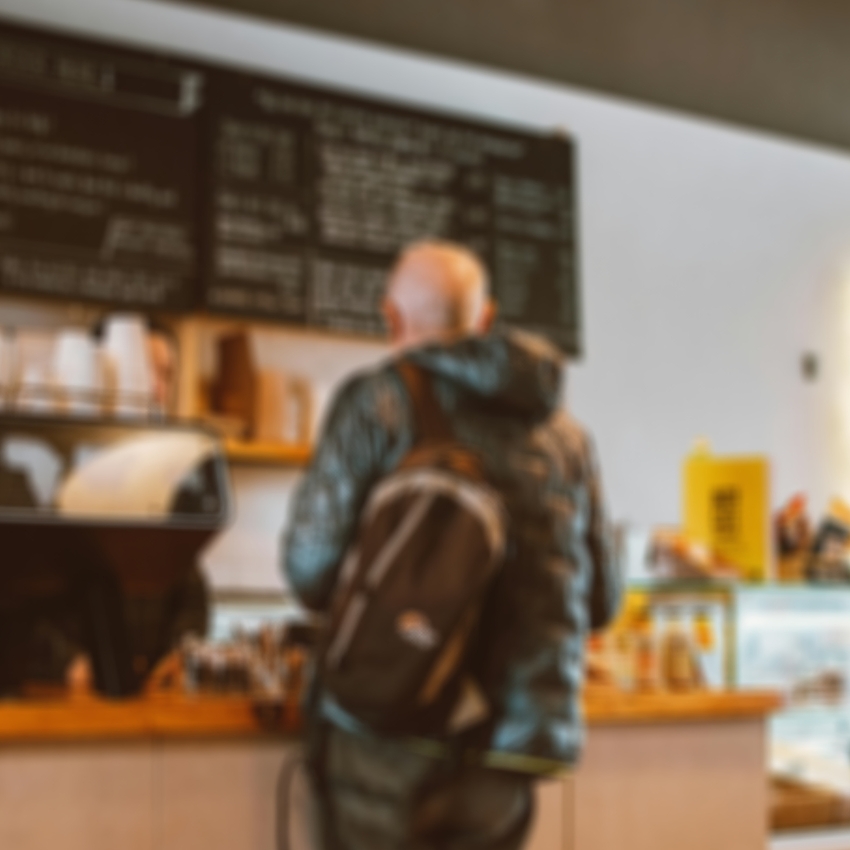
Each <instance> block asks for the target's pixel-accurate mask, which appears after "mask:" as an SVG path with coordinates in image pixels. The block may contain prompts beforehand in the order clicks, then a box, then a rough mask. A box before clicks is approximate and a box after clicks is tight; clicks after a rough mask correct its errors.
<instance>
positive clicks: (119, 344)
mask: <svg viewBox="0 0 850 850" xmlns="http://www.w3.org/2000/svg"><path fill="white" fill-rule="evenodd" d="M147 336H148V335H147V327H146V325H145V321H144V319H143V318H141V317H140V316H135V315H132V314H116V315H114V316H110V317H109V319H107V320H106V323H105V326H104V335H103V352H104V355H105V357H106V361H107V364H106V365H107V369H108V370H109V372H111V381H112V382H114V390H115V413H116V414H117V415H118V416H130V417H132V416H144V415H146V414H147V413H148V411H149V409H150V405H151V393H152V389H153V381H152V376H151V369H150V360H149V358H148V347H147V345H148V339H147Z"/></svg>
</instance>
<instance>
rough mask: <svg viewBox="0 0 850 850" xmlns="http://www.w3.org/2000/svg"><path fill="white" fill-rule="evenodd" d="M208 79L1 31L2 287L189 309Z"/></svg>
mask: <svg viewBox="0 0 850 850" xmlns="http://www.w3.org/2000/svg"><path fill="white" fill-rule="evenodd" d="M202 88H203V75H202V74H201V73H199V72H198V71H195V70H192V69H189V68H181V67H179V66H177V65H175V64H173V63H170V62H169V61H167V60H164V59H162V58H159V57H157V56H155V55H146V54H138V53H134V52H131V51H121V50H116V49H114V48H111V47H102V46H98V45H92V44H90V43H88V42H81V41H76V40H71V39H64V38H59V37H53V36H48V35H44V34H42V33H33V32H30V31H26V30H20V29H17V28H12V27H3V28H0V291H5V292H9V293H18V294H29V295H52V296H59V297H63V298H71V299H83V300H93V301H101V302H107V303H110V304H113V305H120V306H132V307H142V308H151V309H154V308H167V309H184V308H190V307H192V306H193V303H194V301H195V292H194V287H195V284H196V280H197V259H198V258H197V241H198V240H197V234H196V219H197V211H196V203H197V198H196V194H197V187H198V184H199V179H200V178H199V175H198V174H197V172H196V163H197V155H196V153H197V149H198V141H199V140H198V125H199V111H200V108H201V105H202V104H201V96H202Z"/></svg>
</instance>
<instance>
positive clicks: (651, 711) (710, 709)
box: [584, 690, 783, 725]
mask: <svg viewBox="0 0 850 850" xmlns="http://www.w3.org/2000/svg"><path fill="white" fill-rule="evenodd" d="M782 702H783V701H782V698H781V697H780V695H779V694H777V693H775V692H774V691H697V692H694V693H681V694H674V693H666V692H652V693H642V694H628V693H623V692H622V691H608V690H606V691H603V692H598V691H592V690H591V691H589V692H588V693H587V695H586V697H585V701H584V708H585V717H586V720H587V722H588V723H589V724H591V725H612V724H620V723H630V724H631V723H662V722H663V723H669V722H682V723H687V722H689V721H690V722H699V721H705V720H742V719H745V718H748V717H752V718H761V717H765V716H766V715H768V714H772V713H773V712H775V711H777V710H778V709H779V708H781V706H782Z"/></svg>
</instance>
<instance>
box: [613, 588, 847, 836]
mask: <svg viewBox="0 0 850 850" xmlns="http://www.w3.org/2000/svg"><path fill="white" fill-rule="evenodd" d="M628 609H631V610H632V611H634V610H636V609H640V610H643V611H644V612H645V613H644V615H643V619H644V620H648V621H649V622H651V623H652V631H653V634H654V635H655V636H656V638H657V639H660V638H662V637H663V635H664V634H665V633H666V632H667V631H668V630H669V629H670V628H671V623H678V628H680V629H681V630H683V631H684V633H686V634H687V635H688V636H689V639H690V641H691V643H692V646H693V648H694V651H695V653H696V654H697V656H698V658H699V659H700V664H701V666H702V667H703V673H704V685H705V686H707V687H718V688H720V687H728V688H745V689H768V690H775V691H779V692H781V693H782V694H783V696H784V697H785V699H786V706H785V708H784V709H783V710H782V711H780V712H779V713H777V714H776V715H775V716H774V717H773V718H772V720H771V723H770V746H769V765H768V768H769V771H770V775H771V789H772V811H771V822H772V824H773V827H774V830H775V831H777V832H778V833H782V832H784V831H799V830H822V829H826V828H833V829H835V828H842V829H850V686H849V685H850V587H845V586H840V585H836V586H816V585H781V584H764V585H747V584H737V583H715V582H703V583H694V582H690V583H688V582H670V583H663V584H658V583H651V582H640V583H636V584H633V585H632V587H631V588H630V593H629V603H628V606H627V611H628ZM632 619H633V621H634V616H633V617H632ZM637 619H638V620H640V619H641V618H640V617H639V618H637ZM707 624H710V626H709V625H707ZM708 635H710V637H709V636H708ZM656 645H657V646H660V643H659V642H658V640H656ZM662 684H663V683H662ZM842 846H843V845H842ZM848 846H850V845H848Z"/></svg>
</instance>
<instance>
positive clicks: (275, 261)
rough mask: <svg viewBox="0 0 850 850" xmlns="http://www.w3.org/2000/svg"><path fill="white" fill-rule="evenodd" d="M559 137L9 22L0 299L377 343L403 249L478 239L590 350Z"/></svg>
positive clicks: (568, 345)
mask: <svg viewBox="0 0 850 850" xmlns="http://www.w3.org/2000/svg"><path fill="white" fill-rule="evenodd" d="M575 194H576V192H575V162H574V148H573V145H572V143H571V142H570V141H569V140H568V139H567V138H565V137H559V136H555V135H551V136H546V135H542V134H533V133H526V132H520V131H518V130H515V129H512V128H506V127H500V126H497V125H489V124H485V123H480V122H472V121H467V120H462V119H458V118H454V117H450V116H447V115H442V114H436V113H431V112H427V111H422V110H411V109H407V108H403V107H399V106H396V105H393V104H389V103H384V102H380V101H376V100H367V99H363V98H357V97H351V96H348V95H343V94H340V93H337V92H332V91H329V90H324V89H320V88H316V87H312V86H304V85H300V84H295V83H291V82H287V81H283V80H280V79H274V78H268V77H262V76H256V75H252V74H248V73H244V72H241V71H236V70H232V69H226V68H221V67H212V66H208V65H203V64H199V63H196V62H193V61H189V60H184V59H182V58H180V57H174V56H165V55H161V54H157V53H151V52H141V51H135V50H129V49H124V48H121V47H116V46H112V45H104V44H101V43H95V42H89V41H83V40H79V39H72V38H66V37H64V36H59V35H55V34H52V33H45V32H40V31H37V30H31V29H24V28H20V27H17V26H5V25H2V26H0V293H2V292H6V293H16V294H21V295H48V296H54V297H59V298H65V299H82V300H90V301H98V302H103V303H107V304H110V305H113V306H118V307H133V308H141V309H149V310H157V309H160V310H175V311H179V310H192V309H198V308H204V309H209V310H213V311H216V312H222V313H228V314H237V315H244V316H249V317H256V318H260V319H264V320H267V321H280V322H290V323H296V324H304V325H308V326H311V327H316V328H327V329H330V330H337V331H343V332H349V333H356V334H366V335H381V334H383V322H382V319H381V315H380V310H379V305H380V300H381V296H382V293H383V289H384V286H385V281H386V275H387V271H388V270H389V268H390V267H391V265H392V263H393V260H394V259H395V257H396V255H397V253H398V251H399V249H401V248H402V247H404V246H405V245H407V244H408V243H410V242H412V241H414V240H419V239H425V238H440V239H452V240H457V241H459V242H462V243H464V244H466V245H468V246H470V247H471V248H473V249H474V250H475V251H476V252H478V253H479V255H480V256H481V257H482V259H483V260H484V262H485V263H486V265H487V267H488V269H489V270H490V272H491V276H492V285H493V290H494V293H495V296H496V298H497V300H498V302H499V309H500V316H501V320H502V321H503V322H505V323H507V324H512V325H517V326H521V327H525V328H528V329H531V330H536V331H540V332H542V333H544V334H546V335H547V336H549V338H550V339H552V340H554V341H555V342H557V343H558V344H559V345H560V346H561V347H562V348H564V349H565V350H566V351H567V352H570V353H578V351H579V350H580V347H581V345H580V342H581V341H580V321H579V307H578V304H579V298H578V281H577V271H576V255H577V245H576V226H575V215H574V203H575Z"/></svg>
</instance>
